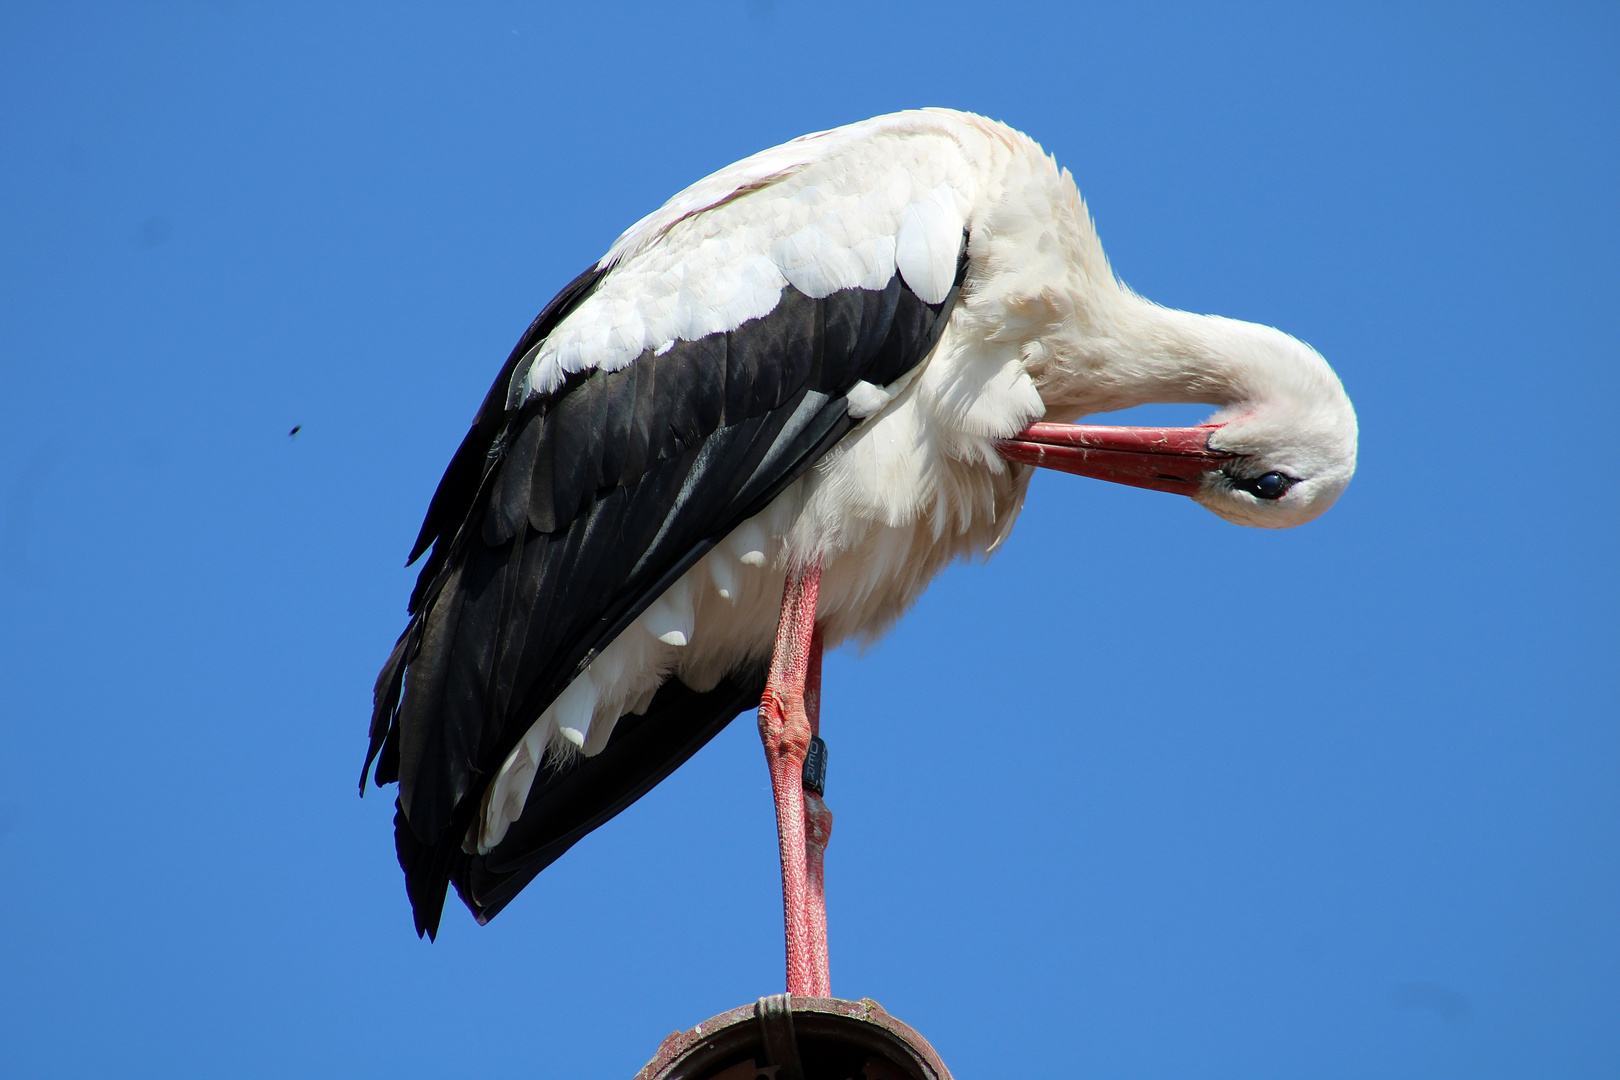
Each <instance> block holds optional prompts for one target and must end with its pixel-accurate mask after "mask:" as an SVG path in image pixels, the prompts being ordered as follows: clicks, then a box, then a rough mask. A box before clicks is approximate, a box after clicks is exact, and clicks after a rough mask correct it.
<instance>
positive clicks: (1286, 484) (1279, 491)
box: [1234, 472, 1299, 502]
mask: <svg viewBox="0 0 1620 1080" xmlns="http://www.w3.org/2000/svg"><path fill="white" fill-rule="evenodd" d="M1298 482H1299V481H1297V480H1295V479H1294V478H1293V477H1292V476H1289V475H1288V474H1287V473H1280V472H1268V473H1265V474H1264V475H1262V476H1256V477H1253V478H1251V479H1248V480H1237V481H1234V485H1235V486H1236V487H1238V488H1240V489H1242V490H1243V491H1247V492H1248V493H1249V494H1250V495H1253V496H1254V497H1255V498H1257V499H1265V500H1267V501H1268V502H1269V501H1271V500H1274V499H1280V498H1282V497H1283V496H1284V495H1286V494H1288V489H1289V488H1291V487H1293V486H1294V485H1295V484H1297V483H1298Z"/></svg>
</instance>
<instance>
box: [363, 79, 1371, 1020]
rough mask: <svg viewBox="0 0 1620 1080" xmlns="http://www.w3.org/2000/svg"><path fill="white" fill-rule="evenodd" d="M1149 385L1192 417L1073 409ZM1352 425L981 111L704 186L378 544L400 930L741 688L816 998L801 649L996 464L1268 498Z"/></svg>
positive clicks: (673, 754) (921, 549)
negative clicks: (1179, 423) (386, 564)
mask: <svg viewBox="0 0 1620 1080" xmlns="http://www.w3.org/2000/svg"><path fill="white" fill-rule="evenodd" d="M1148 402H1197V403H1206V404H1209V405H1212V406H1216V407H1218V409H1219V411H1218V412H1217V413H1216V414H1215V415H1214V416H1213V417H1211V418H1210V420H1209V421H1208V422H1207V423H1206V424H1205V425H1204V426H1202V427H1196V428H1114V427H1083V426H1077V425H1073V424H1072V423H1071V422H1072V421H1074V420H1075V419H1077V418H1079V417H1082V416H1085V415H1087V414H1090V413H1097V412H1105V411H1112V410H1116V409H1124V408H1127V407H1130V406H1133V405H1141V404H1144V403H1148ZM1355 454H1356V420H1355V414H1354V412H1353V411H1352V409H1351V406H1350V402H1349V399H1348V398H1347V397H1346V396H1345V393H1344V390H1343V388H1342V387H1341V386H1340V383H1339V380H1338V378H1337V377H1336V376H1335V375H1334V373H1333V371H1332V369H1331V368H1329V367H1328V365H1327V363H1326V362H1325V361H1324V360H1323V359H1322V357H1321V356H1320V355H1318V354H1317V353H1316V352H1315V351H1313V350H1312V349H1311V348H1309V347H1308V346H1306V345H1304V344H1302V343H1301V342H1299V341H1297V340H1295V339H1294V338H1292V337H1289V336H1288V335H1287V334H1284V333H1282V332H1280V331H1278V330H1274V329H1271V328H1269V327H1265V326H1257V325H1254V324H1251V323H1244V322H1236V321H1234V320H1231V319H1225V318H1219V317H1216V316H1211V315H1191V314H1187V313H1185V312H1180V311H1172V310H1169V309H1166V308H1162V307H1159V306H1157V305H1155V304H1153V303H1151V302H1149V301H1147V300H1144V299H1142V298H1141V297H1140V296H1137V295H1136V294H1135V293H1133V292H1131V291H1130V290H1129V289H1128V288H1126V287H1124V286H1123V285H1122V284H1120V282H1119V281H1118V280H1117V279H1116V278H1115V277H1114V275H1113V273H1112V272H1111V271H1110V269H1109V266H1108V262H1107V260H1106V259H1105V258H1104V256H1103V251H1102V247H1101V245H1100V244H1099V243H1098V240H1097V235H1096V232H1095V230H1094V228H1093V225H1092V222H1091V219H1090V217H1089V215H1088V213H1087V211H1086V208H1085V205H1084V204H1083V203H1082V201H1081V199H1080V194H1079V192H1078V191H1077V190H1076V188H1075V185H1074V181H1073V180H1072V179H1071V177H1070V176H1069V174H1068V172H1067V171H1064V170H1060V169H1059V168H1058V167H1057V165H1056V163H1055V162H1054V161H1053V160H1052V159H1051V158H1049V157H1047V156H1046V155H1045V154H1044V153H1043V152H1042V151H1041V148H1040V147H1039V146H1038V145H1037V144H1036V143H1035V142H1034V141H1032V140H1031V139H1029V138H1028V137H1026V136H1025V135H1023V134H1021V133H1019V132H1017V131H1014V130H1013V129H1011V128H1009V127H1006V126H1004V125H1002V124H998V123H994V122H992V121H990V120H986V119H984V118H983V117H980V116H974V115H970V114H967V113H959V112H953V111H949V110H944V109H927V110H922V111H916V112H903V113H896V114H893V115H890V116H881V117H878V118H876V119H873V120H868V121H865V122H863V123H858V124H851V125H849V126H848V127H842V128H838V129H836V130H833V131H826V132H821V133H819V134H815V135H806V136H804V137H803V138H800V139H795V140H794V141H792V142H790V143H786V144H785V145H782V146H778V147H776V148H774V149H771V150H766V151H764V152H763V153H759V154H756V155H754V156H753V157H750V158H747V159H746V160H743V161H740V162H738V163H737V164H735V165H732V166H730V167H729V168H726V169H722V170H721V171H719V172H717V173H715V174H714V175H712V176H710V177H708V178H706V179H704V180H700V181H699V182H697V183H696V184H694V185H692V186H691V187H690V188H687V189H686V190H685V191H683V192H681V193H680V194H679V195H676V196H675V197H674V198H673V199H671V200H670V201H669V202H668V203H666V204H665V205H664V206H663V207H662V208H660V209H659V210H657V211H656V212H655V213H653V214H651V215H649V216H648V217H646V218H643V219H642V220H641V221H639V222H637V223H636V224H635V225H634V226H632V227H631V228H630V230H629V231H628V232H626V233H625V234H624V235H623V236H621V237H620V238H619V239H618V241H617V242H616V243H615V244H614V245H613V247H612V248H611V249H610V250H609V251H608V253H607V254H606V255H605V256H604V257H603V258H602V260H601V261H600V262H598V263H597V264H596V265H595V266H593V267H591V268H590V269H589V270H587V271H585V273H583V274H581V275H580V276H579V277H578V278H577V279H575V280H574V281H573V282H572V283H571V284H570V285H568V287H567V288H565V289H563V291H562V292H561V293H559V294H558V295H557V297H556V298H555V299H554V300H552V301H551V303H550V304H548V305H547V306H546V308H545V310H544V311H542V312H541V313H540V315H539V317H538V318H536V319H535V321H534V323H533V324H532V325H531V326H530V327H529V329H528V331H527V332H526V333H525V334H524V335H523V337H522V338H521V339H520V340H519V342H518V344H517V347H516V348H515V349H513V350H512V354H511V356H510V358H508V360H507V362H506V365H505V366H504V367H503V368H502V369H501V372H500V374H499V376H497V377H496V379H495V385H494V386H493V387H492V388H491V389H490V391H489V394H488V396H487V397H486V398H485V399H484V403H483V406H482V407H481V408H480V409H479V411H478V414H477V417H476V419H474V421H473V425H472V429H471V430H470V431H469V432H468V433H467V437H466V439H465V440H464V441H463V442H462V444H461V447H460V449H459V450H457V451H456V454H455V457H454V458H453V459H452V461H451V462H450V466H449V468H448V469H447V470H446V472H445V475H444V479H443V480H442V481H440V483H439V487H438V490H437V491H436V492H435V494H434V496H433V501H432V503H431V505H430V506H429V508H428V512H427V519H426V521H425V522H424V523H423V526H422V531H421V535H420V536H418V538H417V541H416V545H415V547H414V548H413V550H412V552H411V559H412V560H413V561H414V560H415V559H416V558H418V557H420V556H421V555H422V553H423V552H424V551H426V550H427V549H428V548H429V546H431V547H432V554H431V555H430V556H429V557H428V560H427V562H426V564H425V565H424V566H423V568H422V571H421V576H420V578H419V580H418V582H417V585H416V589H415V591H414V593H413V595H412V596H411V600H410V606H409V611H410V616H411V618H410V623H409V625H408V627H407V628H406V630H405V632H404V634H402V635H401V637H400V639H399V642H398V644H397V645H396V646H395V648H394V651H393V654H392V655H391V656H390V657H389V659H388V662H387V664H386V665H385V666H384V668H383V670H382V674H381V675H380V676H379V678H378V680H377V688H376V703H375V711H374V713H373V716H372V723H371V745H370V750H369V752H368V754H367V756H366V770H370V768H371V765H372V763H373V761H375V762H376V770H375V774H374V775H375V779H376V783H377V784H378V785H379V786H380V785H382V784H385V783H389V782H392V781H396V780H397V781H398V782H399V798H398V812H397V814H396V816H395V841H396V846H397V848H398V853H399V860H400V863H401V865H402V866H403V868H404V871H405V880H406V889H407V891H408V893H409V895H410V899H411V904H412V908H413V910H414V912H415V917H416V927H417V931H418V933H419V934H420V933H427V934H429V935H433V934H435V933H436V932H437V928H438V923H439V918H440V915H441V913H442V910H443V905H444V897H445V890H446V886H447V885H448V884H454V885H455V887H456V891H457V892H458V893H460V895H461V898H462V900H463V901H465V903H466V904H467V906H468V907H469V908H470V909H471V910H472V912H473V914H474V915H475V916H476V917H477V919H478V921H479V922H481V923H482V922H485V921H487V920H489V919H490V918H492V917H493V916H494V915H495V914H496V913H498V912H499V911H500V910H501V909H502V908H503V907H504V906H505V905H506V904H507V903H509V902H510V901H511V900H512V898H513V897H514V896H515V895H516V894H517V893H518V891H519V890H521V889H522V888H523V886H524V885H526V884H527V883H528V882H529V881H530V880H531V879H532V878H533V877H534V875H535V874H537V873H539V872H540V871H541V870H542V869H544V868H545V867H546V866H548V865H550V863H551V862H552V861H554V860H555V859H556V858H557V857H558V856H560V855H561V854H562V853H563V852H564V851H566V850H567V849H568V848H569V847H570V846H571V845H573V844H574V843H575V842H576V841H578V840H579V839H580V838H581V837H583V836H584V835H585V834H586V833H588V832H590V831H591V830H592V829H594V828H596V827H597V826H599V825H601V824H602V823H603V822H605V821H607V820H608V819H609V818H611V817H612V816H613V815H615V814H617V813H618V812H619V811H620V810H622V809H624V808H625V807H626V806H627V805H629V804H630V803H631V802H634V801H635V800H636V799H638V798H639V797H641V796H642V795H643V794H645V793H646V792H647V790H648V789H649V788H651V787H652V786H653V785H654V784H656V783H657V782H658V781H659V780H661V779H663V778H664V777H665V776H667V775H669V773H670V772H671V771H673V770H674V769H675V768H676V767H677V766H679V765H680V764H681V763H682V762H683V761H685V760H686V759H687V758H688V757H690V756H691V755H692V754H693V753H695V752H696V751H697V750H698V749H699V748H700V747H702V746H703V744H704V743H706V742H707V741H708V740H709V739H710V738H712V737H713V736H714V735H715V734H716V733H717V732H718V731H719V730H720V729H721V728H722V727H724V726H725V725H726V724H727V723H728V722H729V721H730V720H731V719H732V718H733V717H734V716H736V715H737V714H738V713H739V712H741V711H743V710H745V709H751V708H755V707H756V706H757V707H758V708H759V722H760V732H761V736H762V738H763V740H764V742H765V749H766V756H767V759H768V761H769V764H770V771H771V782H772V787H773V789H774V791H775V797H776V810H777V827H778V834H779V837H780V841H781V853H782V867H783V903H784V911H785V914H786V918H787V937H788V975H789V989H790V991H791V992H793V993H799V994H816V995H822V996H825V995H827V994H829V993H830V990H829V986H828V977H827V962H826V938H825V934H826V931H825V909H824V907H823V904H822V900H821V888H820V861H821V848H822V846H823V845H824V844H825V841H826V832H827V830H828V828H829V827H830V822H831V816H830V815H829V814H827V812H826V809H825V806H824V805H823V804H822V802H821V800H820V798H819V791H820V781H819V771H820V770H819V768H818V765H824V762H825V748H824V746H823V745H821V744H820V743H819V739H816V738H815V735H816V727H817V713H818V711H819V710H818V699H819V680H820V657H821V651H822V648H823V647H824V646H837V645H838V644H839V643H841V642H844V641H847V640H849V639H851V638H863V639H871V638H874V637H876V636H877V635H879V634H881V633H882V632H883V631H884V630H885V629H886V628H887V627H888V626H889V625H890V624H892V623H893V622H894V620H895V619H897V618H899V617H900V615H901V614H902V613H903V612H904V611H905V610H906V609H907V608H908V607H909V606H910V605H911V603H912V602H913V601H915V600H916V599H917V597H918V595H919V594H920V593H921V592H922V591H923V589H924V588H926V587H927V585H928V583H929V581H931V580H932V579H933V577H934V576H935V575H936V574H938V573H939V572H940V570H941V569H942V568H944V567H945V566H946V565H947V564H948V563H950V562H952V561H953V560H955V559H960V558H964V557H968V556H983V555H987V554H988V553H990V552H992V551H994V550H995V549H996V547H997V546H998V545H999V544H1000V543H1001V542H1002V541H1003V540H1004V539H1005V538H1006V536H1007V533H1008V530H1010V529H1011V528H1012V524H1013V521H1014V520H1015V519H1016V518H1017V516H1018V511H1019V508H1020V506H1021V504H1022V502H1023V498H1024V492H1025V490H1026V488H1027V486H1028V483H1029V478H1030V474H1031V471H1032V470H1031V469H1030V468H1028V467H1027V466H1031V465H1044V466H1049V467H1054V468H1058V469H1062V470H1065V471H1069V472H1076V473H1080V474H1082V475H1089V476H1096V477H1101V478H1104V479H1108V480H1114V481H1117V482H1121V483H1126V484H1134V485H1137V486H1140V487H1149V488H1156V489H1159V490H1163V491H1172V492H1180V493H1182V494H1185V495H1189V496H1191V497H1192V498H1193V499H1194V500H1196V501H1197V502H1199V503H1201V504H1203V505H1204V506H1205V507H1206V508H1208V509H1209V510H1212V511H1213V512H1215V513H1216V514H1219V515H1220V516H1221V517H1223V518H1226V519H1228V520H1230V521H1234V522H1237V523H1239V524H1243V525H1257V526H1262V527H1270V528H1281V527H1285V526H1290V525H1298V524H1300V523H1301V522H1305V521H1309V520H1310V519H1311V518H1314V517H1316V516H1317V515H1318V514H1320V513H1322V512H1323V511H1324V510H1326V509H1327V508H1328V507H1329V506H1330V505H1331V504H1332V503H1333V501H1334V500H1335V499H1336V498H1337V497H1338V495H1339V493H1340V492H1341V491H1343V490H1344V488H1345V485H1346V484H1347V483H1348V482H1349V480H1350V476H1351V473H1352V472H1353V471H1354V468H1355ZM812 747H814V748H815V749H814V751H812ZM807 755H809V756H810V757H811V759H812V760H811V762H810V766H809V767H808V768H806V765H805V762H806V757H807ZM365 775H366V772H365V771H362V774H361V786H362V790H364V784H365ZM806 803H808V805H809V812H808V822H807V820H806V816H807V812H806V809H805V807H806ZM807 829H808V830H809V832H810V836H809V839H808V845H807V838H806V833H807Z"/></svg>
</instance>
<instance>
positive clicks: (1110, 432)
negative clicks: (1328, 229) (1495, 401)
mask: <svg viewBox="0 0 1620 1080" xmlns="http://www.w3.org/2000/svg"><path fill="white" fill-rule="evenodd" d="M1161 310H1162V309H1161ZM1176 314H1178V315H1179V314H1181V313H1176ZM1196 318H1199V319H1200V320H1201V321H1202V322H1203V330H1204V331H1206V332H1205V333H1201V334H1200V335H1199V336H1198V339H1197V341H1198V345H1199V348H1198V350H1197V351H1196V352H1189V353H1188V354H1186V355H1184V356H1182V357H1181V358H1180V359H1181V361H1182V362H1183V363H1184V364H1185V366H1186V371H1185V379H1184V380H1182V381H1183V384H1184V385H1185V386H1187V387H1189V389H1188V390H1187V391H1186V393H1187V394H1188V396H1192V397H1194V399H1195V400H1205V401H1210V402H1211V403H1212V404H1225V405H1226V407H1225V408H1223V409H1222V410H1221V411H1220V412H1218V413H1216V414H1215V415H1214V416H1212V417H1210V419H1209V421H1208V422H1207V423H1205V424H1203V425H1201V426H1199V427H1191V428H1153V427H1109V426H1104V425H1088V424H1045V423H1041V424H1031V425H1030V426H1029V427H1027V428H1025V429H1024V430H1023V431H1021V432H1019V433H1018V435H1016V436H1015V437H1014V438H1012V439H1008V440H1006V441H1004V442H1002V443H1000V444H999V447H998V448H999V450H1000V452H1001V455H1002V456H1003V457H1005V458H1007V459H1009V460H1011V461H1018V462H1023V463H1025V464H1029V465H1040V466H1043V467H1046V468H1051V469H1057V470H1060V471H1062V472H1069V473H1075V474H1077V475H1080V476H1092V477H1096V478H1097V479H1100V480H1111V481H1113V482H1115V483H1120V484H1129V485H1131V486H1133V487H1145V488H1152V489H1154V490H1156V491H1171V492H1176V493H1178V494H1182V495H1187V496H1190V497H1191V498H1193V499H1195V500H1196V501H1198V502H1199V503H1201V504H1203V506H1204V507H1205V508H1206V509H1208V510H1210V511H1211V512H1213V513H1215V514H1218V515H1220V516H1221V517H1223V518H1225V519H1226V520H1228V521H1232V522H1236V523H1237V524H1239V525H1253V526H1257V527H1259V528H1266V529H1286V528H1288V527H1290V526H1293V525H1303V524H1304V523H1305V522H1307V521H1310V520H1311V519H1312V518H1315V517H1317V516H1319V515H1320V514H1322V513H1323V512H1324V511H1325V510H1327V508H1328V507H1330V506H1332V505H1333V503H1334V501H1335V500H1336V499H1338V497H1339V494H1340V493H1341V492H1343V491H1344V489H1345V486H1346V485H1348V484H1349V483H1350V477H1351V475H1352V474H1354V472H1355V470H1356V414H1355V411H1354V410H1353V409H1352V408H1351V406H1350V399H1349V398H1348V397H1347V396H1346V395H1345V392H1344V387H1343V386H1342V385H1341V384H1340V382H1339V379H1338V376H1336V375H1335V374H1334V373H1333V369H1332V368H1330V367H1328V364H1327V361H1325V360H1323V359H1322V357H1321V355H1320V354H1318V353H1317V352H1316V350H1314V349H1312V348H1311V347H1310V346H1308V345H1306V344H1304V343H1303V342H1301V341H1298V340H1297V339H1295V338H1292V337H1289V336H1288V335H1287V334H1284V333H1282V332H1281V331H1280V330H1274V329H1272V328H1271V327H1267V326H1257V325H1255V324H1252V323H1240V322H1236V321H1234V320H1230V319H1213V318H1211V317H1208V316H1198V317H1196ZM1182 340H1183V341H1186V340H1187V339H1186V338H1183V339H1182ZM1145 366H1150V365H1145ZM1158 381H1160V382H1161V383H1163V384H1167V385H1174V381H1173V380H1169V379H1163V378H1160V379H1159V380H1158ZM1212 399H1214V400H1212ZM1180 400H1187V398H1186V397H1181V398H1180Z"/></svg>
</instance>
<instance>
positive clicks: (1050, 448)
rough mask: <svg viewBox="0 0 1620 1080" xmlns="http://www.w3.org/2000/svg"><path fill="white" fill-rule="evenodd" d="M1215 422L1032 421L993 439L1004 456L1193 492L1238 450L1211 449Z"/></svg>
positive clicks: (1140, 484) (1135, 483)
mask: <svg viewBox="0 0 1620 1080" xmlns="http://www.w3.org/2000/svg"><path fill="white" fill-rule="evenodd" d="M1220 427H1221V425H1219V424H1208V425H1205V426H1203V427H1190V428H1174V427H1171V428H1155V427H1106V426H1103V425H1100V424H1031V425H1029V427H1027V428H1025V429H1024V430H1023V431H1020V432H1019V433H1018V434H1017V435H1014V436H1013V437H1012V438H1010V439H1003V440H1001V441H999V442H997V443H996V450H997V451H998V452H999V453H1000V454H1001V456H1002V457H1004V458H1006V459H1007V460H1008V461H1016V462H1020V463H1021V464H1024V465H1039V466H1040V467H1042V468H1044V469H1056V470H1058V471H1059V472H1066V473H1074V474H1075V475H1076V476H1091V477H1095V478H1096V479H1098V480H1112V481H1113V482H1114V483H1116V484H1129V485H1131V486H1132V487H1141V488H1152V489H1153V490H1154V491H1170V492H1174V493H1176V494H1178V495H1196V494H1197V493H1198V486H1199V484H1200V483H1202V481H1203V479H1204V474H1205V473H1208V472H1212V471H1214V470H1216V469H1218V468H1220V466H1221V463H1222V462H1225V461H1231V460H1232V459H1233V458H1235V457H1237V455H1236V454H1224V453H1221V452H1220V451H1218V450H1211V449H1210V448H1209V437H1210V435H1211V433H1213V432H1215V431H1218V430H1220Z"/></svg>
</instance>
